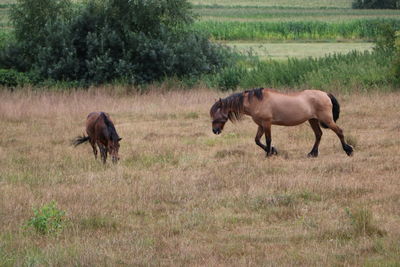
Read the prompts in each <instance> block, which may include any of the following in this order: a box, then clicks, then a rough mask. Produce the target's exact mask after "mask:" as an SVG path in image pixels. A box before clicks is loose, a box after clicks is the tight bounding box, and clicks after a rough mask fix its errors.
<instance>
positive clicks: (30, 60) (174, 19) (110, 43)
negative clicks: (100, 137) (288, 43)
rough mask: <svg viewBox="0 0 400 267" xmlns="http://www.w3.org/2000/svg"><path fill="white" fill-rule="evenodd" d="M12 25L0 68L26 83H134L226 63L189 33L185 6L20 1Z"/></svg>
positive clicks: (171, 2) (153, 0)
mask: <svg viewBox="0 0 400 267" xmlns="http://www.w3.org/2000/svg"><path fill="white" fill-rule="evenodd" d="M11 21H12V24H13V26H14V33H15V34H14V35H15V36H14V38H12V39H11V41H10V42H9V43H8V44H6V45H3V47H2V49H1V51H0V68H3V69H13V70H16V71H18V72H24V73H29V75H27V76H28V78H29V80H30V81H31V82H40V81H43V80H55V81H68V82H75V83H76V84H77V85H87V84H100V83H107V82H111V81H116V80H119V81H123V82H124V83H132V84H141V83H148V82H152V81H156V80H160V79H162V78H164V77H170V76H176V77H188V76H189V77H190V76H198V75H200V74H204V73H212V72H215V71H216V70H218V69H219V68H221V67H223V66H226V64H227V62H228V58H229V57H228V52H227V51H226V49H223V48H222V47H220V46H218V45H216V44H213V43H211V42H209V40H208V38H207V37H206V36H204V35H202V34H200V33H197V32H194V31H189V30H188V25H190V24H191V23H192V22H193V14H192V12H191V9H190V5H189V3H188V2H187V1H186V0H148V1H140V0H130V1H129V0H107V1H99V0H88V1H86V2H84V3H81V4H74V3H73V2H72V1H71V0H19V1H18V2H17V4H16V5H14V6H13V7H12V9H11Z"/></svg>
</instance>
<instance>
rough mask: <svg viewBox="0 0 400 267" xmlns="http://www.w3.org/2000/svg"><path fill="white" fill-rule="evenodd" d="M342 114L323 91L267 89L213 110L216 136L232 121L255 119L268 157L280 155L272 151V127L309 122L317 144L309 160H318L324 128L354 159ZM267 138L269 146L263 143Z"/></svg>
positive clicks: (243, 94)
mask: <svg viewBox="0 0 400 267" xmlns="http://www.w3.org/2000/svg"><path fill="white" fill-rule="evenodd" d="M339 113H340V105H339V102H338V101H337V100H336V98H335V97H334V96H333V95H332V94H329V93H325V92H323V91H319V90H304V91H301V92H295V93H290V94H284V93H280V92H277V91H274V90H271V89H264V88H257V89H253V90H249V91H244V92H241V93H236V94H232V95H230V96H228V97H226V98H223V99H219V100H218V101H217V102H215V104H214V105H213V106H212V107H211V110H210V116H211V118H212V130H213V132H214V134H220V133H221V131H222V130H223V128H224V125H225V123H226V122H227V121H228V120H230V121H232V122H234V121H236V120H238V119H240V118H241V117H242V116H243V115H248V116H251V118H252V119H253V121H254V122H255V123H256V124H257V125H258V131H257V135H256V137H255V142H256V144H257V145H258V146H260V147H261V148H262V149H263V150H264V151H265V152H266V155H267V157H268V156H271V155H273V154H277V151H276V149H275V148H274V147H271V125H283V126H294V125H299V124H301V123H303V122H305V121H308V122H309V123H310V125H311V128H312V129H313V131H314V134H315V143H314V146H313V148H312V149H311V152H310V153H308V156H309V157H317V156H318V146H319V143H320V141H321V136H322V131H321V128H320V125H321V126H322V127H324V128H329V129H331V130H332V131H334V132H335V133H336V135H337V136H338V137H339V139H340V142H341V143H342V147H343V150H344V151H345V152H346V154H347V155H348V156H351V155H352V153H353V148H352V146H350V145H348V144H346V142H345V140H344V135H343V131H342V129H340V128H339V127H338V126H337V125H336V123H335V122H336V120H337V119H338V118H339ZM263 134H265V140H266V145H264V144H262V143H261V142H260V139H261V137H262V136H263Z"/></svg>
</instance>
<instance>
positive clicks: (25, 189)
mask: <svg viewBox="0 0 400 267" xmlns="http://www.w3.org/2000/svg"><path fill="white" fill-rule="evenodd" d="M220 96H223V94H221V93H216V92H214V91H209V90H201V89H200V90H195V91H172V92H165V93H162V94H160V93H156V92H150V93H148V94H144V95H113V94H110V93H107V92H105V91H104V90H99V91H95V90H89V91H86V92H84V91H76V92H71V93H57V92H53V93H51V92H14V93H9V92H5V91H2V92H0V99H1V102H0V125H1V127H0V136H1V139H0V265H1V266H3V265H4V266H12V265H15V266H21V265H32V266H42V265H49V266H54V265H65V266H71V265H92V266H93V265H96V266H99V265H100V266H101V265H106V266H110V265H111V266H114V265H146V266H148V265H150V266H152V265H174V266H176V265H188V266H200V265H201V266H203V265H207V266H219V265H220V266H224V265H227V266H243V265H252V266H253V265H254V266H257V265H265V264H266V263H274V264H276V265H321V264H324V265H371V266H373V265H396V264H399V262H400V256H399V255H400V253H399V249H398V247H399V246H398V244H399V242H400V228H399V227H398V226H399V224H398V222H399V221H400V213H399V212H398V210H399V204H400V202H399V201H400V197H399V192H400V182H399V170H400V169H399V167H398V166H399V162H400V153H399V151H400V136H399V116H398V115H399V108H398V107H399V102H400V94H399V93H385V94H383V93H371V94H350V95H338V96H337V98H338V100H339V102H340V104H341V110H342V113H341V116H340V119H339V120H338V124H339V125H340V126H341V127H342V128H343V129H344V131H345V135H346V134H348V140H349V142H351V143H352V144H353V145H354V146H355V153H354V156H353V157H347V156H346V154H345V153H344V151H343V150H342V149H341V146H340V143H339V140H338V139H337V137H336V136H335V134H334V133H333V132H332V131H328V130H324V135H323V136H322V141H321V146H320V156H319V157H318V158H316V159H308V158H307V157H306V155H307V153H308V152H309V150H310V149H311V147H312V144H313V138H314V137H313V132H312V130H311V128H310V127H309V126H308V125H306V124H305V125H302V126H299V127H291V128H286V127H273V129H272V138H273V141H272V143H273V145H274V146H276V148H277V149H278V151H280V152H281V153H280V155H278V156H276V157H272V158H269V159H266V158H265V154H264V153H263V152H262V151H261V150H260V149H259V148H258V147H257V146H256V145H255V144H254V136H255V133H256V129H257V127H256V126H255V124H254V123H253V122H252V121H251V120H250V119H248V118H246V119H244V120H243V121H241V122H238V123H237V124H232V123H227V125H226V128H225V130H224V132H223V133H222V135H220V136H215V135H213V134H212V132H211V123H210V119H209V115H208V112H209V108H210V106H211V105H212V104H213V102H214V99H216V98H218V97H220ZM91 111H106V112H108V113H109V114H110V115H111V117H112V118H113V120H114V122H115V127H116V129H117V131H118V133H119V135H120V136H121V137H122V138H123V139H122V141H121V148H120V157H121V160H120V162H119V164H118V165H115V166H114V165H112V164H111V163H107V164H106V166H103V165H102V164H101V163H100V162H99V161H98V162H96V161H95V160H94V156H93V154H92V151H91V148H90V146H89V145H82V146H80V147H77V148H73V147H71V146H70V140H71V139H72V138H74V137H75V136H77V135H80V134H82V133H83V132H84V123H85V118H86V116H87V114H88V113H89V112H91ZM52 200H54V201H56V202H57V207H58V208H59V209H61V210H64V211H65V212H66V222H65V226H64V228H63V229H62V231H61V232H60V233H59V234H57V235H44V236H42V235H40V234H37V233H35V232H34V231H28V230H27V229H26V227H24V225H26V222H27V221H28V220H29V219H30V218H31V217H32V216H33V211H32V208H34V207H35V208H37V207H41V206H42V205H44V204H46V203H50V202H51V201H52Z"/></svg>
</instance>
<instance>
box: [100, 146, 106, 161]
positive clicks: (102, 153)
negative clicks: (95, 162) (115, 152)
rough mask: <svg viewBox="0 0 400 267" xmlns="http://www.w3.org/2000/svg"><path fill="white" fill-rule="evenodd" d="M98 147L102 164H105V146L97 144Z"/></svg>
mask: <svg viewBox="0 0 400 267" xmlns="http://www.w3.org/2000/svg"><path fill="white" fill-rule="evenodd" d="M99 149H100V156H101V160H102V162H103V164H106V161H107V148H106V147H105V146H103V145H100V144H99Z"/></svg>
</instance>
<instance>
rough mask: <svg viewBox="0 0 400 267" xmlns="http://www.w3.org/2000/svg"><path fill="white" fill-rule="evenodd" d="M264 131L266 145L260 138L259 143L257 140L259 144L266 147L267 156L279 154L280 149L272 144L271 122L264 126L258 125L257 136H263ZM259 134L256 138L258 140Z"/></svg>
mask: <svg viewBox="0 0 400 267" xmlns="http://www.w3.org/2000/svg"><path fill="white" fill-rule="evenodd" d="M260 131H261V133H260ZM263 133H265V142H266V146H264V145H263V144H261V142H260V141H259V140H258V142H259V144H258V143H257V141H256V143H257V145H259V146H261V147H262V148H263V149H264V151H265V152H266V156H267V157H269V156H272V155H277V154H278V151H277V150H276V149H275V147H273V146H271V142H272V138H271V124H270V123H266V124H265V125H264V127H262V126H259V127H258V131H257V136H259V138H261V136H262V135H263ZM257 136H256V140H257Z"/></svg>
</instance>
